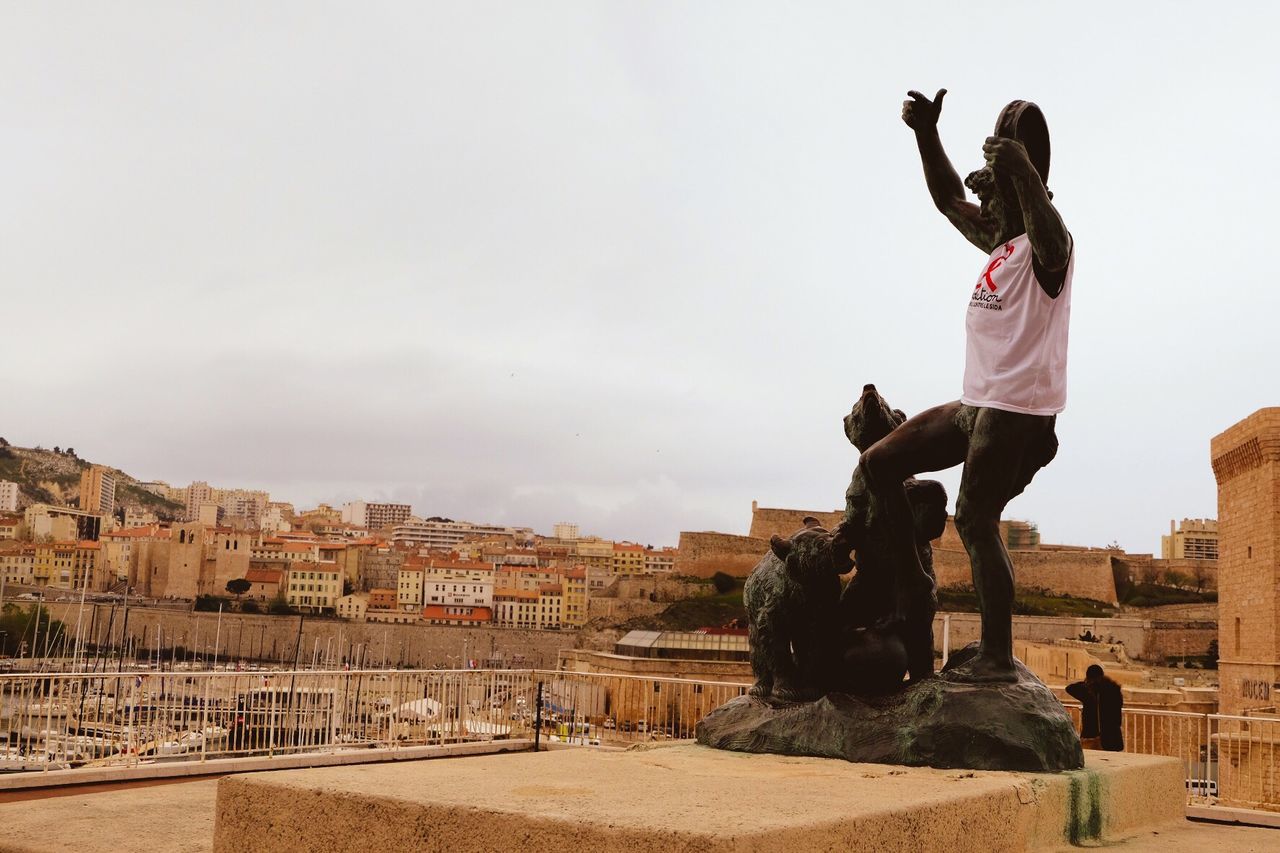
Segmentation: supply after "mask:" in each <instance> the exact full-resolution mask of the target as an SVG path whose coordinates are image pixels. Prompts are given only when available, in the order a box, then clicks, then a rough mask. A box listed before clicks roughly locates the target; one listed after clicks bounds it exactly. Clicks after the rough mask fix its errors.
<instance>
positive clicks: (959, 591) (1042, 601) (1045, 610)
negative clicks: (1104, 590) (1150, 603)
mask: <svg viewBox="0 0 1280 853" xmlns="http://www.w3.org/2000/svg"><path fill="white" fill-rule="evenodd" d="M938 609H939V610H950V611H953V612H959V613H977V612H979V611H978V594H977V593H976V592H975V591H974V589H973V587H971V586H966V587H946V588H944V589H940V590H938ZM1013 612H1014V613H1015V614H1017V615H1019V616H1088V617H1106V616H1114V615H1115V613H1116V610H1115V608H1114V607H1111V606H1110V605H1108V604H1104V603H1103V602H1101V601H1094V600H1092V599H1089V598H1073V597H1072V596H1069V595H1048V594H1046V593H1044V592H1038V591H1030V590H1018V591H1017V592H1016V593H1015V595H1014V601H1013Z"/></svg>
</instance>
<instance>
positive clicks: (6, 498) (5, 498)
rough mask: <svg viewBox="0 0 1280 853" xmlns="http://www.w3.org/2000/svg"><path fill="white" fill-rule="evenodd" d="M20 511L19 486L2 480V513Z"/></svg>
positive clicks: (0, 483) (0, 503)
mask: <svg viewBox="0 0 1280 853" xmlns="http://www.w3.org/2000/svg"><path fill="white" fill-rule="evenodd" d="M17 509H18V484H17V483H13V482H10V481H9V480H0V512H16V511H17Z"/></svg>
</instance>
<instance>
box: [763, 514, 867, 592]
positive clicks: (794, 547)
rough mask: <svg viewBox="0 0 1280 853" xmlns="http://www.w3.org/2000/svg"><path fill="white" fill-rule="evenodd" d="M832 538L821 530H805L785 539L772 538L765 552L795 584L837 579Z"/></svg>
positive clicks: (807, 528)
mask: <svg viewBox="0 0 1280 853" xmlns="http://www.w3.org/2000/svg"><path fill="white" fill-rule="evenodd" d="M832 538H833V537H832V535H831V534H830V533H829V532H827V530H826V529H825V528H822V527H817V526H813V527H805V528H804V529H802V530H800V531H798V532H796V533H793V534H792V535H791V536H790V537H789V538H783V537H781V536H778V535H777V534H775V535H774V536H772V537H770V539H769V549H770V550H771V551H773V555H774V556H775V557H777V558H778V559H779V560H781V561H782V563H783V565H784V566H786V568H787V574H788V575H790V576H791V577H792V578H794V579H795V580H797V581H803V580H805V579H807V578H820V577H825V576H835V575H839V574H841V573H842V572H844V571H848V569H842V568H841V566H840V561H839V560H837V559H836V556H835V549H834V548H832Z"/></svg>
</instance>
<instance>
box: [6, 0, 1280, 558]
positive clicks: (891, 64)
mask: <svg viewBox="0 0 1280 853" xmlns="http://www.w3.org/2000/svg"><path fill="white" fill-rule="evenodd" d="M853 5H854V4H844V3H842V4H830V6H828V5H826V4H821V5H820V4H795V3H788V4H754V3H744V2H738V0H735V2H721V3H709V2H708V3H643V4H640V3H606V2H592V3H567V2H559V3H556V2H540V3H522V2H514V0H509V2H504V3H483V2H473V0H468V2H457V3H449V4H444V3H392V4H387V3H371V2H360V3H348V4H323V3H319V2H314V0H308V2H301V3H263V2H243V3H237V2H226V0H221V2H216V3H204V4H198V3H182V4H175V3H170V2H156V3H125V2H116V3H111V4H82V3H52V2H42V3H16V2H6V3H4V4H3V5H0V104H3V108H2V117H0V276H2V281H3V289H2V290H0V317H3V322H2V324H0V362H2V363H3V364H4V365H5V370H4V371H3V376H4V379H3V380H0V388H2V389H3V390H2V391H0V435H3V436H5V437H6V438H8V439H9V440H10V441H12V442H14V443H15V444H22V445H34V444H43V445H45V446H47V447H51V446H53V445H55V444H59V445H62V446H67V445H71V446H74V447H75V448H76V449H77V451H78V452H79V453H80V455H81V456H84V457H86V458H89V459H92V460H94V461H100V462H104V463H107V464H111V465H114V466H117V467H120V468H122V469H124V470H125V471H128V472H129V473H131V474H133V475H135V476H139V477H142V478H155V479H164V480H167V481H169V482H170V483H173V484H178V485H185V484H186V483H188V482H190V481H191V480H193V479H202V480H207V481H209V482H211V483H213V484H214V485H218V486H224V487H234V486H240V487H246V488H263V489H269V490H270V491H271V493H272V496H273V497H274V498H276V499H281V500H289V501H292V502H294V503H295V504H297V505H299V506H309V505H313V504H314V503H316V502H318V501H327V502H330V503H338V502H342V501H345V500H350V499H354V498H364V499H367V500H386V499H390V500H398V501H408V502H411V503H412V504H413V507H414V510H415V512H417V513H418V514H420V515H447V516H451V517H454V518H465V519H469V520H474V521H485V522H503V523H511V524H520V525H529V526H533V527H534V528H535V529H538V530H540V531H546V532H549V528H550V526H551V524H552V523H553V522H555V521H559V520H569V521H576V522H578V523H579V524H580V525H581V527H582V529H583V532H584V533H595V534H600V535H604V536H608V537H615V538H629V539H636V540H639V541H643V542H651V543H653V544H655V545H656V544H675V542H676V540H677V538H678V535H679V532H680V531H681V530H709V529H714V530H722V531H726V532H737V533H745V532H746V529H747V526H748V523H749V520H750V504H751V501H752V500H753V499H755V500H759V501H760V503H761V504H762V505H766V506H791V507H803V508H811V509H834V508H837V507H839V506H841V505H842V503H843V493H844V489H845V486H846V485H847V483H848V478H849V474H850V471H851V470H852V468H853V466H854V464H855V461H856V451H855V450H854V449H853V448H852V447H851V446H850V445H849V444H848V443H847V441H846V440H845V438H844V435H843V433H842V431H841V425H840V418H841V416H842V415H843V414H844V413H845V412H847V411H848V409H849V407H850V405H851V404H852V402H853V400H854V399H855V397H856V395H857V393H858V392H859V390H860V389H861V387H862V385H863V384H864V383H866V382H874V383H876V384H877V386H878V387H879V388H880V389H881V391H882V392H883V393H884V394H885V396H886V397H887V398H888V399H889V401H890V402H891V403H893V404H894V405H895V406H898V407H901V408H903V409H905V410H907V412H908V413H915V412H917V411H919V410H920V409H922V408H925V407H927V406H929V405H933V404H936V403H940V402H944V401H946V400H950V399H954V398H956V397H958V396H959V393H960V380H961V376H962V371H963V355H964V339H963V335H964V328H963V323H964V313H965V308H966V305H967V302H968V297H969V293H970V291H971V289H972V284H973V281H974V280H975V276H976V275H977V273H978V272H979V269H980V267H981V266H982V264H983V262H984V257H983V255H982V253H981V252H979V251H978V250H976V249H974V248H972V247H971V246H969V245H968V244H967V243H966V242H965V241H964V240H963V239H962V238H961V237H960V236H959V235H958V234H957V233H955V232H954V231H953V230H952V228H951V227H950V225H948V223H947V222H946V220H945V219H943V217H941V216H940V215H938V213H937V212H936V211H935V210H934V208H933V206H932V204H931V203H930V201H929V197H928V194H927V192H926V190H925V186H924V180H923V178H922V176H921V172H920V166H919V160H918V157H917V154H916V150H915V145H914V142H913V139H912V134H911V131H910V130H909V129H908V128H906V127H905V126H904V125H903V124H902V122H901V120H900V118H899V111H900V108H901V102H902V100H903V98H904V96H905V92H906V90H907V89H909V88H917V89H921V90H924V91H926V92H928V93H930V94H932V93H933V92H934V91H935V90H936V89H937V88H939V87H946V88H948V89H949V90H950V92H949V94H948V96H947V99H946V103H945V107H944V110H943V115H942V121H941V124H940V129H941V133H942V138H943V141H944V143H945V144H946V146H947V149H948V151H949V153H950V154H951V157H952V160H953V161H954V163H955V165H956V167H957V169H958V170H959V171H960V173H961V174H962V175H963V174H966V173H967V172H968V171H970V170H972V169H975V168H977V167H978V166H980V165H981V162H982V161H981V144H982V141H983V138H984V137H986V136H987V135H988V134H989V133H990V132H991V128H992V126H993V124H994V121H995V117H996V114H997V113H998V112H999V110H1000V108H1001V107H1002V106H1003V105H1004V104H1005V103H1007V102H1008V101H1009V100H1012V99H1014V98H1025V99H1029V100H1034V101H1036V102H1037V103H1038V104H1040V105H1041V107H1042V108H1043V109H1044V112H1045V114H1046V116H1047V118H1048V121H1049V126H1050V130H1051V132H1052V136H1053V162H1052V169H1051V173H1050V186H1051V188H1052V189H1053V190H1054V192H1055V203H1056V204H1057V205H1058V208H1059V210H1060V211H1061V213H1062V215H1063V217H1064V218H1065V220H1066V222H1067V225H1068V227H1069V228H1070V229H1071V231H1072V233H1073V235H1074V237H1075V240H1076V246H1077V264H1076V273H1075V283H1074V285H1073V286H1074V289H1075V294H1074V300H1073V306H1072V308H1073V315H1072V329H1071V355H1070V385H1069V394H1068V404H1067V410H1066V412H1065V413H1064V414H1063V415H1061V416H1060V417H1059V422H1058V434H1059V438H1060V440H1061V442H1062V448H1061V451H1060V453H1059V455H1058V458H1057V460H1056V461H1055V462H1054V463H1053V464H1052V465H1051V466H1050V467H1049V468H1048V469H1046V470H1045V471H1043V472H1042V473H1041V474H1040V475H1039V476H1037V477H1036V480H1035V482H1034V483H1033V484H1032V485H1031V487H1030V488H1029V489H1028V491H1027V492H1026V494H1024V495H1023V496H1022V497H1020V498H1018V499H1017V500H1016V501H1015V502H1014V503H1012V504H1011V505H1010V506H1009V508H1008V510H1007V512H1006V517H1014V518H1024V519H1030V520H1033V521H1035V522H1037V523H1038V524H1039V525H1040V528H1041V532H1042V535H1043V537H1044V540H1045V541H1049V542H1064V543H1072V544H1082V545H1104V544H1106V543H1108V542H1110V541H1112V540H1118V541H1119V542H1120V544H1121V545H1122V546H1124V547H1125V548H1128V549H1129V550H1131V551H1152V550H1155V551H1157V552H1158V549H1159V544H1160V540H1159V536H1160V534H1161V533H1162V532H1167V529H1168V523H1169V520H1170V519H1172V518H1178V519H1181V518H1182V517H1184V516H1192V517H1196V516H1213V515H1215V514H1216V492H1215V486H1214V481H1213V475H1212V472H1211V470H1210V467H1209V440H1210V438H1211V437H1212V436H1213V435H1215V434H1216V433H1218V432H1220V431H1221V430H1222V429H1224V428H1226V427H1227V426H1229V425H1230V424H1232V423H1234V422H1235V421H1237V420H1239V419H1241V418H1243V417H1245V416H1246V415H1248V414H1250V413H1251V412H1253V411H1255V410H1256V409H1258V408H1260V407H1263V406H1269V405H1280V376H1278V375H1277V346H1276V334H1275V329H1276V322H1277V317H1280V297H1278V296H1277V280H1276V262H1275V250H1274V248H1273V247H1274V242H1275V232H1276V226H1277V216H1276V215H1275V213H1274V210H1275V205H1276V204H1277V199H1280V178H1278V177H1277V171H1276V168H1275V159H1276V154H1275V151H1276V147H1277V138H1276V137H1277V128H1278V127H1280V124H1278V123H1277V118H1276V112H1277V109H1280V108H1277V106H1276V105H1275V103H1274V102H1275V94H1276V91H1277V89H1280V64H1278V63H1277V60H1276V56H1275V49H1274V39H1275V33H1276V32H1277V26H1278V25H1280V13H1277V12H1276V11H1275V7H1274V4H1267V3H1257V4H1216V5H1213V4H1205V3H1195V4H1192V3H1171V2H1159V3H1147V4H1140V3H1132V4H1116V3H1111V2H1108V3H1075V4H1070V5H1061V4H1059V5H1057V6H1043V5H1036V6H1034V7H1033V6H1032V5H1031V4H1009V3H990V4H983V3H967V4H955V3H945V4H944V3H937V4H932V6H933V8H926V7H925V6H926V4H912V5H915V6H920V7H921V8H917V9H915V10H914V11H910V12H908V11H902V12H899V11H894V10H891V9H889V8H887V7H888V6H889V4H865V5H866V6H867V8H851V7H853ZM941 479H943V481H944V482H945V483H946V484H947V486H948V490H949V491H950V493H951V497H952V500H953V501H954V496H955V488H956V485H957V483H958V471H953V472H948V473H947V474H944V475H942V477H941ZM953 507H954V504H953Z"/></svg>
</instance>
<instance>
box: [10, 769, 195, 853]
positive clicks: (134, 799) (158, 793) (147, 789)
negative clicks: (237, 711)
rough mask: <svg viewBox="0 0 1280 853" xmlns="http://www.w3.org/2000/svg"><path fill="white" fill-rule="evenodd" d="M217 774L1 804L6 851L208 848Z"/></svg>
mask: <svg viewBox="0 0 1280 853" xmlns="http://www.w3.org/2000/svg"><path fill="white" fill-rule="evenodd" d="M217 785H218V782H217V780H215V779H201V780H197V781H194V782H189V781H183V782H180V783H173V784H161V785H155V784H150V785H146V786H133V787H113V789H112V790H108V791H100V792H95V793H76V794H68V793H67V792H68V791H70V790H72V789H65V788H64V789H61V790H58V791H56V792H55V793H57V794H59V795H58V796H48V795H47V794H45V795H39V792H30V793H29V796H30V795H37V796H36V797H33V798H31V799H22V800H18V801H16V802H5V803H3V804H0V827H3V829H0V853H54V851H77V852H78V853H108V851H129V853H208V852H209V851H211V850H212V849H213V810H214V801H215V800H216V797H217Z"/></svg>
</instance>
